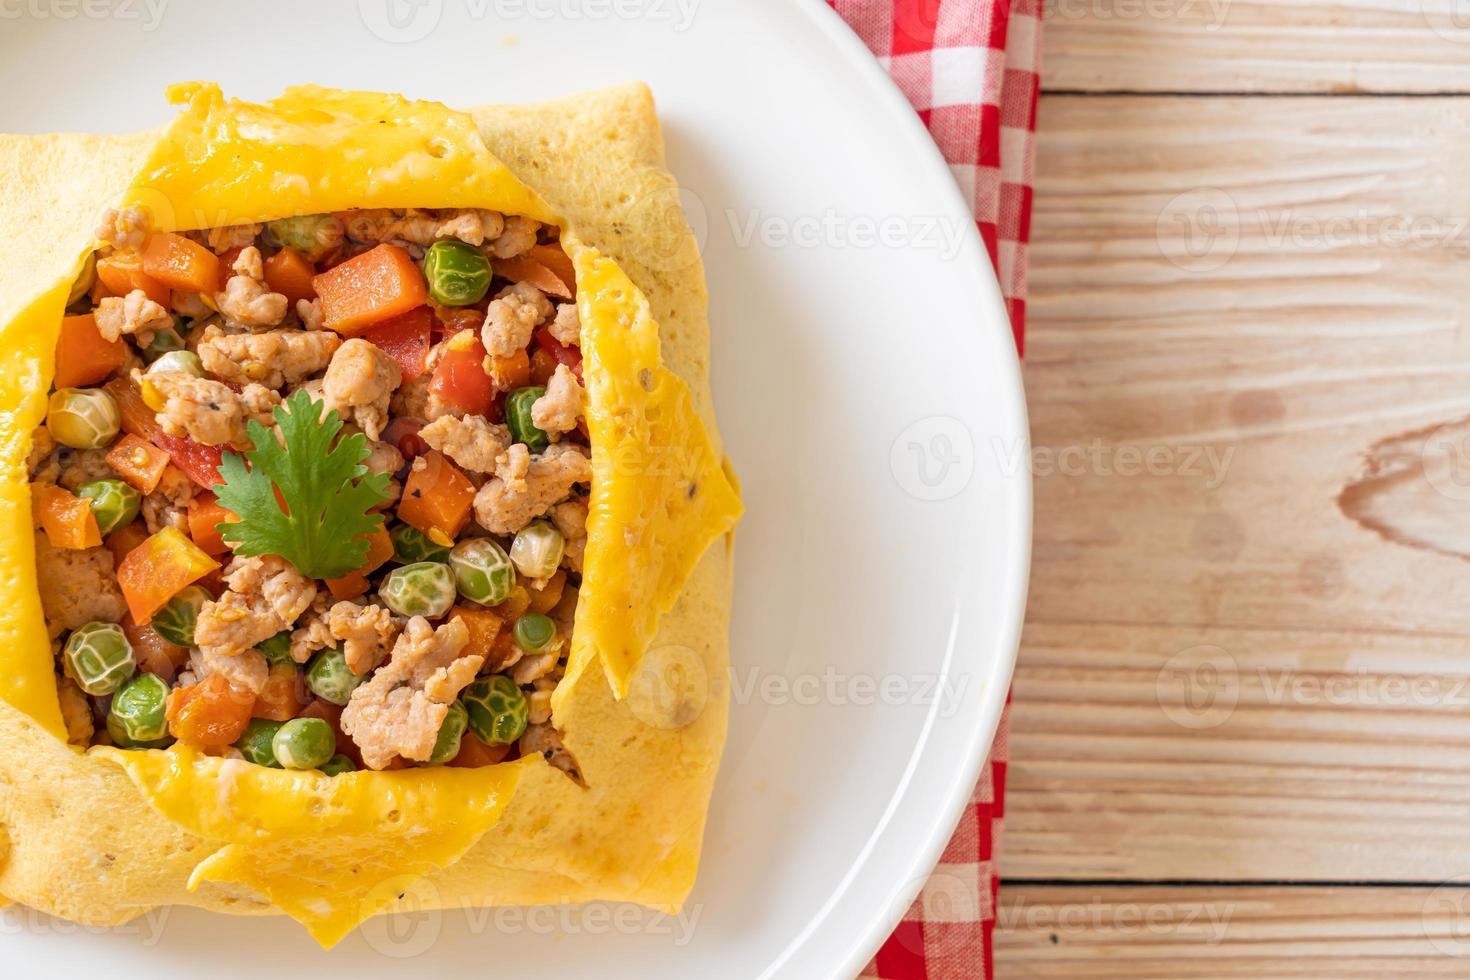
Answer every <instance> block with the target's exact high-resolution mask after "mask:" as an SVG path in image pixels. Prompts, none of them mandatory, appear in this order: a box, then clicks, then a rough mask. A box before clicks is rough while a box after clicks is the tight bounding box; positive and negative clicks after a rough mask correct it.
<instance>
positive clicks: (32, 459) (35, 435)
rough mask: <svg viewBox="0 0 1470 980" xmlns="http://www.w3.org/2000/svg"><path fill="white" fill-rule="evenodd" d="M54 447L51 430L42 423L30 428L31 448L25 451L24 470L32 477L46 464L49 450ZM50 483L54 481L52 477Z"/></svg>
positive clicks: (49, 454)
mask: <svg viewBox="0 0 1470 980" xmlns="http://www.w3.org/2000/svg"><path fill="white" fill-rule="evenodd" d="M55 448H56V440H55V439H53V438H51V430H50V429H48V428H46V427H45V426H44V425H38V426H36V427H35V428H34V429H32V430H31V449H30V452H28V453H26V470H27V472H29V473H30V474H31V476H32V477H34V476H35V475H36V472H37V471H38V470H40V469H41V467H42V466H44V465H45V464H46V462H47V461H48V459H49V458H50V456H51V451H52V450H53V449H55ZM51 482H52V483H54V482H56V481H55V480H54V479H53V480H52V481H51Z"/></svg>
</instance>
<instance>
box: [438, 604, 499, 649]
mask: <svg viewBox="0 0 1470 980" xmlns="http://www.w3.org/2000/svg"><path fill="white" fill-rule="evenodd" d="M449 618H450V619H458V620H460V621H461V622H463V623H464V625H465V629H467V630H468V631H469V634H470V641H469V642H468V643H466V644H465V646H464V649H463V650H461V651H460V656H462V657H488V656H490V651H491V649H492V648H493V647H494V646H495V638H496V637H497V636H499V635H500V631H501V629H502V628H503V627H504V626H505V620H503V619H501V618H500V615H499V614H498V613H495V612H492V611H491V610H489V609H486V608H484V607H483V606H481V607H475V606H455V607H454V608H453V609H451V610H450V611H449Z"/></svg>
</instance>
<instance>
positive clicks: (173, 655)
mask: <svg viewBox="0 0 1470 980" xmlns="http://www.w3.org/2000/svg"><path fill="white" fill-rule="evenodd" d="M122 629H123V633H124V634H126V635H127V638H128V643H129V644H130V645H131V646H132V648H133V659H135V660H136V661H137V662H138V669H139V670H141V671H143V672H144V673H148V674H154V675H157V676H158V677H161V678H163V679H164V680H166V681H168V682H170V683H172V682H173V679H174V674H176V673H178V670H179V668H180V667H182V666H184V664H186V663H188V662H189V651H188V650H185V649H184V648H183V647H176V646H174V645H173V644H172V643H170V642H168V641H167V640H165V639H164V638H163V637H162V636H159V635H158V631H157V630H156V629H154V628H153V627H152V626H139V625H138V624H137V623H135V622H133V620H132V618H131V617H125V618H124V619H123V624H122Z"/></svg>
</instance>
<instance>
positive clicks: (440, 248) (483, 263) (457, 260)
mask: <svg viewBox="0 0 1470 980" xmlns="http://www.w3.org/2000/svg"><path fill="white" fill-rule="evenodd" d="M491 278H493V277H492V275H491V272H490V260H489V259H487V258H485V256H484V255H482V254H481V253H480V250H479V249H477V248H475V247H474V246H472V245H466V244H465V243H464V242H462V241H460V240H459V239H457V238H441V239H439V240H438V241H437V242H435V243H434V244H432V245H430V246H429V249H428V251H426V252H425V253H424V279H425V280H427V281H428V284H429V295H430V296H432V297H433V298H434V300H435V302H437V303H440V304H442V305H444V306H469V305H470V304H471V303H478V302H479V301H480V300H482V299H484V298H485V294H486V293H487V292H489V291H490V280H491Z"/></svg>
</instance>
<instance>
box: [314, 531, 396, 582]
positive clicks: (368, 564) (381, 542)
mask: <svg viewBox="0 0 1470 980" xmlns="http://www.w3.org/2000/svg"><path fill="white" fill-rule="evenodd" d="M363 537H365V538H367V539H368V553H367V558H366V559H364V560H363V563H362V567H361V568H358V569H357V570H355V571H351V572H348V573H347V574H346V575H344V576H342V577H341V578H329V579H327V580H326V583H327V590H328V591H329V592H331V593H332V598H334V599H337V600H339V601H340V600H343V599H356V598H357V597H358V596H360V595H362V594H363V593H365V592H367V590H368V586H369V585H370V584H371V583H369V582H368V576H369V575H371V574H372V573H373V572H375V571H377V570H378V569H379V568H381V567H382V565H383V563H384V562H386V561H387V560H388V559H389V558H392V557H393V539H392V538H390V537H388V529H387V528H386V527H384V526H383V525H382V524H379V525H378V527H377V530H375V531H373V533H372V534H365V535H363Z"/></svg>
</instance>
